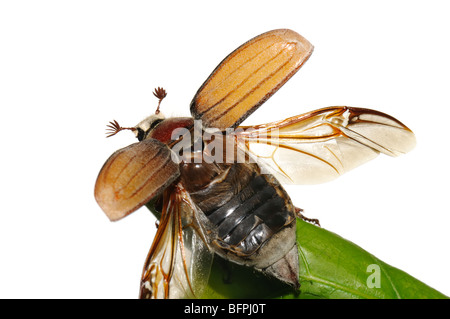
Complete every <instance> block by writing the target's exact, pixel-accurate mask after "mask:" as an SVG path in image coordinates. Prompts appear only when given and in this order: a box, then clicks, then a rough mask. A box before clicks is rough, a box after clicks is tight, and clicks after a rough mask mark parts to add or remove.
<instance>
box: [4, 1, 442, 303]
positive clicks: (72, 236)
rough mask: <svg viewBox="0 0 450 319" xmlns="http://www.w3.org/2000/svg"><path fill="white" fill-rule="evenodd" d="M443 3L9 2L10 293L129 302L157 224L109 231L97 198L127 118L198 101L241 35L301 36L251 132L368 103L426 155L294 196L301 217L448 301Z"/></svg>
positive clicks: (139, 217)
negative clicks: (289, 72) (306, 55)
mask: <svg viewBox="0 0 450 319" xmlns="http://www.w3.org/2000/svg"><path fill="white" fill-rule="evenodd" d="M445 3H446V2H445V1H434V0H427V1H371V2H369V1H283V0H277V1H262V0H259V1H242V0H241V1H232V0H228V1H177V2H176V1H158V2H151V1H2V2H1V4H0V46H1V48H0V106H1V117H0V121H1V122H0V131H1V132H0V133H1V134H0V136H1V146H2V155H1V157H0V169H1V171H0V186H1V192H0V194H1V203H2V206H1V207H2V209H1V215H0V297H2V298H15V297H20V298H136V297H137V295H138V289H139V280H140V274H141V270H142V265H143V263H144V259H145V257H146V254H147V251H148V249H149V247H150V244H151V242H152V239H153V235H154V232H155V224H154V222H155V219H154V217H153V216H152V215H151V214H150V213H149V212H148V211H146V210H145V208H144V209H141V210H139V211H137V212H136V213H134V214H132V215H131V216H129V217H127V218H125V219H124V220H122V221H120V222H117V223H111V222H109V221H108V219H107V218H106V216H105V215H104V214H103V212H102V211H101V210H100V208H99V207H98V206H97V204H96V202H95V200H94V196H93V188H94V182H95V179H96V177H97V174H98V171H99V170H100V168H101V166H102V164H103V163H104V161H105V160H106V159H107V158H108V157H109V155H110V154H111V153H112V152H113V151H115V150H116V149H119V148H121V147H124V146H126V145H128V144H130V143H132V142H135V140H134V137H133V135H132V134H130V133H121V134H119V135H118V136H117V137H114V138H111V139H105V125H106V124H107V123H108V121H110V120H113V119H116V120H118V121H119V123H121V124H122V125H125V126H132V125H135V124H136V123H137V122H138V121H140V120H141V119H142V118H144V117H145V116H147V115H149V114H151V113H153V112H154V109H155V106H156V99H155V98H154V97H153V96H152V91H153V89H154V88H155V87H157V86H163V87H164V88H165V89H166V90H167V91H168V96H167V98H166V100H165V101H164V102H163V105H162V107H163V112H164V113H165V114H166V115H182V116H188V115H189V102H190V101H191V99H192V97H193V95H194V93H195V92H196V90H197V88H198V87H199V86H200V85H201V84H202V83H203V81H204V80H205V79H206V77H207V76H208V75H209V73H210V72H211V71H212V70H213V68H214V67H215V66H216V65H217V63H218V62H220V61H221V60H222V59H223V58H224V57H225V56H226V55H227V54H228V53H229V52H231V51H232V50H233V49H235V48H236V47H237V46H238V45H240V44H241V43H243V42H244V41H246V40H248V39H250V38H251V37H253V36H256V35H258V34H260V33H262V32H265V31H268V30H271V29H276V28H291V29H293V30H295V31H297V32H299V33H300V34H302V35H303V36H304V37H306V38H307V39H308V40H310V41H311V42H312V43H313V44H314V45H315V51H314V53H313V55H312V57H311V58H310V60H309V61H308V62H307V63H306V64H305V65H304V67H303V68H302V69H301V70H300V71H299V73H297V75H296V76H294V77H293V78H292V79H291V80H290V81H289V82H288V83H287V84H286V85H285V86H284V87H283V88H282V89H281V90H280V91H279V92H278V93H277V94H276V95H274V96H273V97H272V98H271V99H270V100H269V101H268V102H267V103H266V104H264V105H263V106H262V107H261V108H260V109H259V110H258V111H257V112H256V113H255V114H254V115H252V117H251V118H249V119H248V121H246V122H245V123H244V124H257V123H264V122H269V121H272V120H278V119H282V118H286V117H289V116H292V115H296V114H301V113H304V112H307V111H311V110H313V109H316V108H320V107H325V106H332V105H350V106H358V107H366V108H374V109H377V110H380V111H383V112H386V113H389V114H391V115H393V116H395V117H397V118H398V119H400V120H401V121H402V122H403V123H405V124H406V125H408V126H409V127H410V128H411V129H412V130H413V131H414V132H415V133H416V136H417V147H416V148H415V149H414V150H413V151H412V152H410V153H408V154H407V155H404V156H402V157H399V158H388V157H386V156H379V157H378V158H377V159H375V160H374V161H372V162H370V163H368V164H366V165H364V166H363V167H360V168H358V169H356V170H354V171H352V172H350V173H348V174H347V175H345V176H343V177H341V178H339V179H337V180H335V181H333V182H330V183H327V184H323V185H316V186H293V187H288V188H287V190H288V192H289V193H290V194H291V197H292V198H293V200H294V202H295V204H296V205H297V206H299V207H302V208H304V209H305V215H307V216H309V217H314V218H319V219H320V221H321V224H322V226H323V227H324V228H326V229H328V230H331V231H333V232H335V233H337V234H339V235H341V236H342V237H344V238H346V239H349V240H351V241H353V242H354V243H356V244H358V245H360V246H361V247H363V248H364V249H366V250H367V251H369V252H371V253H372V254H374V255H375V256H377V257H378V258H380V259H381V260H383V261H385V262H387V263H388V264H390V265H392V266H395V267H397V268H400V269H402V270H404V271H406V272H408V273H409V274H411V275H413V276H415V277H417V278H418V279H420V280H422V281H423V282H425V283H427V284H428V285H430V286H432V287H434V288H436V289H438V290H440V291H441V292H443V293H445V294H446V295H450V276H449V275H448V273H449V269H450V256H449V254H448V245H449V243H450V231H449V229H450V208H449V204H448V200H449V180H450V169H449V165H448V158H449V155H450V152H449V137H448V132H449V129H448V121H449V117H450V103H449V88H450V86H449V82H450V81H449V76H450V75H449V74H450V65H449V56H450V45H449V43H450V41H449V38H450V37H449V30H450V22H449V18H448V12H449V10H448V8H447V7H446V4H445Z"/></svg>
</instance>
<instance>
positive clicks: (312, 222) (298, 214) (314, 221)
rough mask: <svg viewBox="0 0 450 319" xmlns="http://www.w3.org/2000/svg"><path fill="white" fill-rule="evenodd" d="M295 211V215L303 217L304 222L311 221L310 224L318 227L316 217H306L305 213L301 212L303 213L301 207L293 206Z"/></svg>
mask: <svg viewBox="0 0 450 319" xmlns="http://www.w3.org/2000/svg"><path fill="white" fill-rule="evenodd" d="M295 213H296V214H297V217H299V218H301V219H303V220H304V221H305V222H308V223H311V224H314V225H316V226H319V227H320V223H319V220H318V219H315V218H308V217H306V216H305V215H303V214H302V213H303V209H302V208H298V207H295Z"/></svg>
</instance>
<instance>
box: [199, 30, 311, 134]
mask: <svg viewBox="0 0 450 319" xmlns="http://www.w3.org/2000/svg"><path fill="white" fill-rule="evenodd" d="M312 51H313V46H312V45H311V43H309V42H308V40H306V39H305V38H303V37H302V36H301V35H300V34H298V33H296V32H294V31H292V30H287V29H280V30H273V31H269V32H266V33H263V34H261V35H259V36H257V37H255V38H253V39H251V40H250V41H248V42H246V43H244V44H243V45H241V46H240V47H239V48H237V49H236V50H234V51H233V52H232V53H231V54H230V55H228V56H227V57H226V58H225V59H224V60H223V61H222V62H221V63H220V64H219V65H218V66H217V67H216V69H215V70H214V71H213V72H212V73H211V75H210V76H209V77H208V79H207V80H206V81H205V83H203V85H202V86H201V87H200V89H199V90H198V91H197V93H196V95H195V96H194V99H193V100H192V102H191V114H192V116H193V117H194V118H195V119H196V120H202V125H203V127H205V128H217V129H219V130H221V131H223V130H225V129H226V128H229V127H233V128H234V127H236V126H238V125H239V124H240V123H242V121H244V120H245V119H246V118H247V117H248V116H249V115H250V114H252V113H253V112H254V111H255V110H256V109H257V108H258V107H259V106H260V105H261V104H263V103H264V102H265V101H266V100H267V99H268V98H269V97H271V96H272V95H273V94H274V93H275V92H276V91H277V90H278V89H279V88H280V87H281V86H282V85H283V84H284V83H286V81H287V80H289V79H290V78H291V77H292V76H293V75H294V74H295V73H296V72H297V71H298V69H299V68H300V67H301V66H302V65H303V63H305V62H306V61H307V60H308V58H309V56H310V55H311V53H312Z"/></svg>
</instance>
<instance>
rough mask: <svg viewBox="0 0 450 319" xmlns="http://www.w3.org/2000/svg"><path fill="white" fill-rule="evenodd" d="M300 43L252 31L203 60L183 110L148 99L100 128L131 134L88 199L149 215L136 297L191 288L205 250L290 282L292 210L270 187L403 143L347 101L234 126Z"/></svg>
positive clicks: (205, 266)
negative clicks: (203, 74)
mask: <svg viewBox="0 0 450 319" xmlns="http://www.w3.org/2000/svg"><path fill="white" fill-rule="evenodd" d="M312 52H313V46H312V45H311V43H310V42H308V40H306V39H305V38H304V37H302V36H301V35H299V34H298V33H296V32H294V31H291V30H288V29H278V30H273V31H269V32H266V33H263V34H261V35H259V36H257V37H255V38H253V39H251V40H249V41H248V42H246V43H244V44H243V45H241V46H240V47H238V48H237V49H236V50H235V51H233V52H232V53H231V54H229V55H228V56H227V57H226V58H225V59H224V60H223V61H222V62H221V63H220V64H219V65H218V66H217V67H216V68H215V70H214V71H213V72H212V73H211V75H210V76H209V77H208V78H207V80H206V81H205V82H204V83H203V85H202V86H201V87H200V89H199V90H198V91H197V93H196V94H195V96H194V98H193V100H192V102H191V104H190V111H191V115H192V117H179V118H167V119H166V118H164V116H163V115H162V114H161V112H160V111H159V104H158V108H157V110H156V112H155V114H153V115H151V116H149V117H148V118H146V119H144V120H143V121H141V122H140V123H139V124H138V125H136V126H134V127H121V126H120V125H119V124H118V122H116V121H114V122H110V125H109V126H108V127H109V131H108V133H109V136H112V135H114V134H116V133H117V132H119V131H122V130H131V131H133V132H134V133H135V135H136V137H137V138H138V140H139V142H137V143H134V144H131V145H129V146H127V147H125V148H122V149H120V150H118V151H116V152H115V153H113V154H112V155H111V157H110V158H109V159H108V160H107V161H106V162H105V164H104V165H103V167H102V169H101V171H100V173H99V175H98V177H97V181H96V184H95V198H96V200H97V202H98V204H99V206H100V207H101V208H102V210H103V211H104V212H105V213H106V215H107V216H108V217H109V218H110V220H112V221H116V220H119V219H121V218H123V217H125V216H127V215H128V214H130V213H132V212H133V211H135V210H137V209H138V208H140V207H141V206H143V205H145V204H146V203H148V202H149V201H150V200H155V201H156V202H158V203H159V205H157V206H158V207H159V208H158V209H159V210H160V213H161V216H160V221H159V225H158V229H157V232H156V235H155V238H154V241H153V244H152V246H151V248H150V251H149V253H148V256H147V259H146V261H145V265H144V269H143V273H142V277H141V284H140V297H141V298H193V297H198V296H201V293H202V289H203V287H205V285H206V283H207V280H208V277H209V269H210V267H211V262H212V259H213V256H214V255H215V254H217V255H219V256H221V257H223V258H225V259H227V260H229V261H232V262H235V263H237V264H241V265H246V266H248V267H252V268H254V269H256V270H259V271H261V272H263V273H265V274H267V275H270V276H274V277H276V278H278V279H279V280H281V281H283V282H285V283H287V284H289V285H291V286H292V287H294V288H298V287H299V282H298V268H299V262H298V255H297V246H296V234H295V229H296V227H295V224H296V218H297V217H303V216H302V215H301V210H300V209H298V208H296V206H294V204H293V203H292V201H291V199H290V197H289V195H288V194H287V193H286V191H285V190H284V189H283V187H282V184H312V183H322V182H326V181H329V180H332V179H334V178H336V177H338V176H340V175H341V174H343V173H345V172H347V171H349V170H351V169H353V168H355V167H356V166H358V165H361V164H363V163H365V162H366V161H368V160H370V159H372V158H374V157H376V156H377V155H378V154H379V153H383V154H387V155H390V156H397V155H400V154H403V153H406V152H408V151H409V150H411V149H412V148H413V147H414V145H415V137H414V134H413V133H412V131H411V130H410V129H409V128H408V127H406V126H405V125H404V124H402V123H401V122H400V121H398V120H396V119H395V118H393V117H391V116H389V115H387V114H384V113H381V112H378V111H375V110H370V109H364V108H355V107H348V106H335V107H326V108H322V109H318V110H315V111H312V112H309V113H305V114H302V115H297V116H293V117H291V118H288V119H285V120H281V121H276V122H272V123H267V124H263V125H256V126H240V124H241V123H242V122H243V121H244V120H245V119H246V118H247V117H248V116H250V115H251V114H252V113H253V112H254V111H256V109H258V107H259V106H260V105H261V104H263V103H264V102H265V101H266V100H267V99H268V98H270V97H271V96H272V95H273V94H274V93H275V92H276V91H277V90H278V89H279V88H280V87H281V86H282V85H283V84H284V83H285V82H286V81H287V80H289V79H290V78H291V77H292V76H293V75H294V74H295V73H296V72H297V71H298V70H299V68H300V67H301V66H302V65H303V63H305V62H306V61H307V60H308V58H309V57H310V55H311V53H312ZM154 94H155V96H156V97H157V98H158V99H159V103H161V100H162V99H163V98H164V97H165V96H166V92H165V90H164V89H162V88H158V89H156V90H155V92H154ZM303 218H305V217H303ZM305 219H306V218H305Z"/></svg>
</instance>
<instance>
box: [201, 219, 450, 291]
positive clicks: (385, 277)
mask: <svg viewBox="0 0 450 319" xmlns="http://www.w3.org/2000/svg"><path fill="white" fill-rule="evenodd" d="M297 245H298V247H299V261H300V272H299V280H300V284H301V287H300V291H294V290H293V289H292V288H290V287H288V286H287V285H285V284H283V283H281V282H279V281H277V280H276V279H273V278H268V277H266V276H265V275H263V274H262V273H259V272H257V271H255V270H253V269H251V268H248V267H244V266H239V265H235V264H233V263H230V262H228V261H226V260H224V259H221V258H219V257H215V262H214V264H213V267H212V270H211V276H210V279H209V283H208V287H207V289H206V291H205V293H204V294H203V296H202V298H302V299H305V298H371V299H372V298H389V299H403V298H448V297H447V296H445V295H443V294H442V293H440V292H438V291H437V290H435V289H433V288H431V287H429V286H427V285H426V284H424V283H422V282H421V281H419V280H417V279H415V278H413V277H411V276H410V275H408V274H407V273H405V272H403V271H401V270H399V269H397V268H394V267H392V266H390V265H388V264H386V263H384V262H382V261H381V260H379V259H378V258H376V257H374V256H373V255H371V254H369V253H368V252H366V251H365V250H363V249H362V248H360V247H359V246H357V245H355V244H353V243H352V242H350V241H348V240H346V239H344V238H342V237H340V236H338V235H336V234H334V233H332V232H330V231H327V230H325V229H323V228H319V227H316V226H314V225H311V224H308V223H306V222H304V221H303V220H297Z"/></svg>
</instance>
